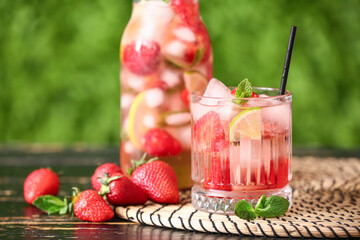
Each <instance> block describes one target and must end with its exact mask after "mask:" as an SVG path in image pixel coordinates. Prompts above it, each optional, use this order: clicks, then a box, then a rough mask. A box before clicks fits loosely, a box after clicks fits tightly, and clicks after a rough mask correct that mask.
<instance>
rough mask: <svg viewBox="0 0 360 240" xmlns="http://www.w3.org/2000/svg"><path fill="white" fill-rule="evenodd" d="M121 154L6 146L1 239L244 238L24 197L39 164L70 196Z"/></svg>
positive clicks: (1, 166)
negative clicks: (75, 212) (68, 210)
mask: <svg viewBox="0 0 360 240" xmlns="http://www.w3.org/2000/svg"><path fill="white" fill-rule="evenodd" d="M295 154H296V155H309V154H311V155H317V156H337V157H339V156H344V157H350V156H354V157H359V152H358V151H354V152H339V151H317V150H316V149H313V150H300V149H299V150H298V151H295ZM118 159H119V154H118V149H116V148H94V147H92V148H88V147H83V146H74V147H71V148H63V147H54V146H47V147H44V146H31V147H12V148H11V147H8V146H6V147H0V239H141V240H142V239H144V240H146V239H192V240H197V239H210V240H211V239H219V240H220V239H221V240H223V239H229V240H230V239H239V236H235V235H221V234H206V233H199V232H186V231H180V230H173V229H167V228H158V227H152V226H144V225H139V224H136V223H132V222H128V221H124V220H122V219H119V218H117V217H115V218H114V219H112V220H111V221H109V222H104V223H89V222H83V221H81V220H79V219H77V218H76V217H72V216H70V215H65V216H48V215H46V214H44V213H42V212H41V211H39V210H38V209H36V208H34V207H32V206H30V205H28V204H26V202H25V200H24V198H23V190H22V187H23V183H24V180H25V178H26V176H27V175H28V174H29V173H30V172H31V171H33V170H35V169H38V168H40V167H51V168H52V169H53V170H54V171H55V172H58V173H61V177H60V182H61V186H60V192H59V196H66V195H69V194H70V193H71V187H73V186H76V187H79V188H80V189H82V190H85V189H90V188H91V183H90V178H91V175H92V173H93V172H94V170H95V168H96V166H97V165H99V164H101V163H104V162H115V163H118ZM242 239H262V238H251V237H242ZM267 239H268V238H267Z"/></svg>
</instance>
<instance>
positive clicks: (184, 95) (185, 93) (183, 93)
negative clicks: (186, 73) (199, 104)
mask: <svg viewBox="0 0 360 240" xmlns="http://www.w3.org/2000/svg"><path fill="white" fill-rule="evenodd" d="M180 99H181V101H183V103H185V105H187V106H189V104H190V100H189V91H188V90H187V89H184V90H182V91H181V93H180Z"/></svg>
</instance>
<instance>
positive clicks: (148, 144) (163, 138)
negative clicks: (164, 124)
mask: <svg viewBox="0 0 360 240" xmlns="http://www.w3.org/2000/svg"><path fill="white" fill-rule="evenodd" d="M143 143H144V146H143V147H144V150H145V151H146V152H147V153H148V154H150V155H151V156H156V157H166V156H175V155H178V154H179V153H181V151H182V146H181V143H180V142H179V141H178V140H176V139H175V138H174V137H173V136H171V135H170V134H169V133H168V132H166V131H165V130H163V129H159V128H153V129H150V130H149V131H147V132H146V134H145V136H144V139H143Z"/></svg>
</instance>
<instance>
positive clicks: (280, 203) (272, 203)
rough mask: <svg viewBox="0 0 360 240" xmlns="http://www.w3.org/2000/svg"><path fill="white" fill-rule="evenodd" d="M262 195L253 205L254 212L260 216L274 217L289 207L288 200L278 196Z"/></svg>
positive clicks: (282, 213) (280, 214)
mask: <svg viewBox="0 0 360 240" xmlns="http://www.w3.org/2000/svg"><path fill="white" fill-rule="evenodd" d="M265 198H266V197H265V195H263V196H262V197H261V198H260V199H259V201H258V203H257V204H256V207H255V213H256V214H257V215H259V216H261V217H265V218H274V217H280V216H282V215H284V214H285V213H286V212H287V210H288V209H289V205H290V203H289V201H288V200H287V199H286V198H283V197H280V196H271V197H268V198H266V199H265Z"/></svg>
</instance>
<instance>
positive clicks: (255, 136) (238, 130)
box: [229, 107, 261, 142]
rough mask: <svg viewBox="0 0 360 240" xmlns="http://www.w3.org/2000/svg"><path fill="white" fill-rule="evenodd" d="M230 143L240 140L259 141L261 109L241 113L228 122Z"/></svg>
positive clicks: (251, 109)
mask: <svg viewBox="0 0 360 240" xmlns="http://www.w3.org/2000/svg"><path fill="white" fill-rule="evenodd" d="M229 137H230V141H231V142H238V141H239V140H240V139H241V138H250V139H252V140H259V139H261V107H257V108H249V109H246V110H243V111H241V112H240V113H239V114H238V115H236V116H235V117H234V118H233V119H232V120H231V122H230V136H229Z"/></svg>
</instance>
